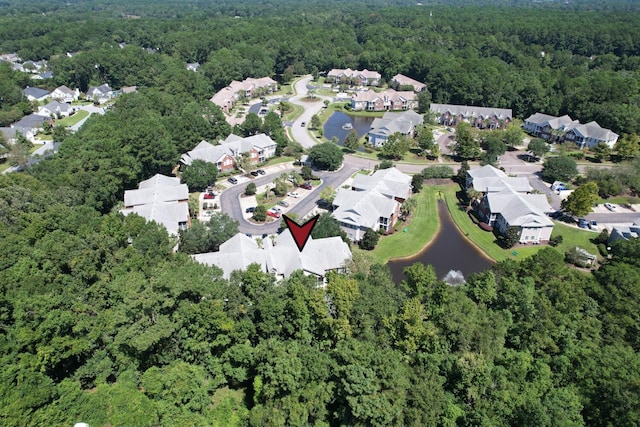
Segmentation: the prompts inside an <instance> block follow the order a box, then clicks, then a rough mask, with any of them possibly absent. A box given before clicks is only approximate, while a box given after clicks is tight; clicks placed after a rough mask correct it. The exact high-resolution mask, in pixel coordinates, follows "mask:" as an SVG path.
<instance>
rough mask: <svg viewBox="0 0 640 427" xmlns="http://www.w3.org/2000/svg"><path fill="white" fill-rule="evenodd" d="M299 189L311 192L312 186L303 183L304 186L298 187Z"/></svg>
mask: <svg viewBox="0 0 640 427" xmlns="http://www.w3.org/2000/svg"><path fill="white" fill-rule="evenodd" d="M300 188H304V189H305V190H311V189H312V188H313V185H311V183H309V182H305V183H304V184H301V185H300Z"/></svg>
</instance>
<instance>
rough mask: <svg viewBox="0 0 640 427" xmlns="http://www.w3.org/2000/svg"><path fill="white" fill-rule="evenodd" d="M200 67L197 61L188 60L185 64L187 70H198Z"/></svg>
mask: <svg viewBox="0 0 640 427" xmlns="http://www.w3.org/2000/svg"><path fill="white" fill-rule="evenodd" d="M198 68H200V64H199V63H198V62H190V63H188V64H187V70H189V71H198Z"/></svg>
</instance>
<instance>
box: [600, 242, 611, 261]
mask: <svg viewBox="0 0 640 427" xmlns="http://www.w3.org/2000/svg"><path fill="white" fill-rule="evenodd" d="M598 252H600V255H602V256H603V257H605V258H606V257H607V256H609V252H608V251H607V245H605V244H604V243H600V244H599V245H598Z"/></svg>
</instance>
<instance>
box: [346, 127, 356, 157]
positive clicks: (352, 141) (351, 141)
mask: <svg viewBox="0 0 640 427" xmlns="http://www.w3.org/2000/svg"><path fill="white" fill-rule="evenodd" d="M359 146H360V142H359V141H358V134H357V133H356V131H355V129H353V130H351V132H349V135H347V137H346V138H345V140H344V147H345V148H347V149H349V150H350V151H354V152H355V151H356V150H357V149H358V147H359Z"/></svg>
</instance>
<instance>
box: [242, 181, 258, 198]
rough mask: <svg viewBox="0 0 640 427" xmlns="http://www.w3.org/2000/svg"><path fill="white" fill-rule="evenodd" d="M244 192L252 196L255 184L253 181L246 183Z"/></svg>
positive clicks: (254, 192)
mask: <svg viewBox="0 0 640 427" xmlns="http://www.w3.org/2000/svg"><path fill="white" fill-rule="evenodd" d="M244 194H246V195H247V196H253V195H254V194H256V184H255V183H254V182H250V183H249V184H248V185H247V188H245V190H244Z"/></svg>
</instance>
